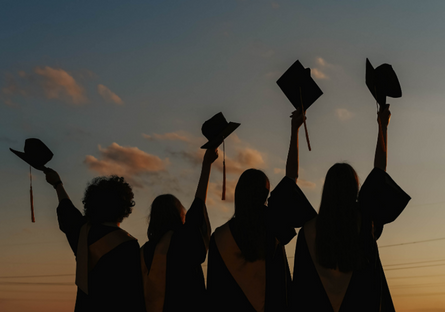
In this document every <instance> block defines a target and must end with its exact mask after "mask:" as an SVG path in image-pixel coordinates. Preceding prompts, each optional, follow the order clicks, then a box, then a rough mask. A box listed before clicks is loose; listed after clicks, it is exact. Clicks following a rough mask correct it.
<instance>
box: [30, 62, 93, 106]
mask: <svg viewBox="0 0 445 312" xmlns="http://www.w3.org/2000/svg"><path fill="white" fill-rule="evenodd" d="M34 72H35V73H36V74H37V75H39V76H41V78H42V79H41V80H40V81H39V84H40V85H41V87H42V88H43V91H44V93H45V96H46V98H47V99H64V98H68V99H70V100H71V102H72V103H74V104H81V103H85V102H86V101H87V98H86V97H85V91H84V89H83V88H82V87H81V86H80V85H78V84H77V82H76V81H75V80H74V78H73V77H72V76H71V75H70V74H68V73H67V72H66V71H64V70H63V69H54V68H51V67H49V66H45V67H43V68H40V67H36V68H35V69H34Z"/></svg>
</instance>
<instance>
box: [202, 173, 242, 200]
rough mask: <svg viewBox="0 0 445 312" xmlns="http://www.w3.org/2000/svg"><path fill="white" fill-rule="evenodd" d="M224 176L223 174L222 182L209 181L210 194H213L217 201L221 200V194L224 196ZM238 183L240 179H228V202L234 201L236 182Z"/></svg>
mask: <svg viewBox="0 0 445 312" xmlns="http://www.w3.org/2000/svg"><path fill="white" fill-rule="evenodd" d="M222 182H223V181H222V176H221V182H218V183H214V182H210V183H209V189H208V190H209V194H211V196H212V197H214V199H213V200H215V201H216V202H217V201H218V200H219V201H221V196H222ZM237 183H238V181H229V180H226V199H225V200H224V201H225V202H227V203H233V201H234V199H235V187H236V184H237Z"/></svg>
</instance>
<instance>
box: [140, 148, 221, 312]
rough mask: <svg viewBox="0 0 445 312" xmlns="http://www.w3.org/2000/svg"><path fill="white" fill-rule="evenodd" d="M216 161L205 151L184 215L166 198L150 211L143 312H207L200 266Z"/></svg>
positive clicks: (208, 230) (207, 236)
mask: <svg viewBox="0 0 445 312" xmlns="http://www.w3.org/2000/svg"><path fill="white" fill-rule="evenodd" d="M217 158H218V150H217V149H208V150H207V151H206V153H205V155H204V159H203V162H202V170H201V176H200V178H199V183H198V187H197V190H196V195H195V199H194V201H193V203H192V205H191V207H190V209H189V210H188V211H187V212H186V210H185V209H184V207H183V206H182V204H181V202H180V201H179V200H178V199H177V198H176V197H175V196H173V195H170V194H165V195H160V196H158V197H156V199H155V200H154V201H153V203H152V205H151V213H150V223H149V226H148V231H147V236H148V242H147V243H145V244H144V245H143V246H142V248H141V254H142V259H143V262H142V274H143V278H144V294H145V306H146V310H147V312H161V311H164V312H167V311H210V310H209V309H207V307H206V293H205V292H206V291H205V281H204V275H203V272H202V268H201V264H202V263H203V262H204V261H205V258H206V254H207V249H208V246H209V239H210V233H211V228H210V223H209V218H208V215H207V208H206V206H205V202H206V197H207V186H208V182H209V176H210V169H211V165H212V163H213V162H214V161H215V160H216V159H217Z"/></svg>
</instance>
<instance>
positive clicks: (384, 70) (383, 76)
mask: <svg viewBox="0 0 445 312" xmlns="http://www.w3.org/2000/svg"><path fill="white" fill-rule="evenodd" d="M365 81H366V85H367V86H368V89H369V91H370V92H371V94H372V95H373V96H374V99H375V100H376V102H377V103H378V105H380V110H382V109H383V108H384V107H385V106H386V97H387V96H389V97H392V98H399V97H401V96H402V89H401V88H400V83H399V79H398V78H397V75H396V73H395V72H394V69H393V68H392V66H391V65H389V64H382V65H380V66H378V67H377V68H375V69H374V67H373V66H372V65H371V62H370V61H369V60H368V59H366V77H365ZM378 122H379V129H380V133H382V122H381V121H380V116H379V118H378ZM381 142H382V148H383V150H386V143H385V140H384V138H383V134H382V137H381Z"/></svg>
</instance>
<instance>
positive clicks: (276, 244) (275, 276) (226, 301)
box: [207, 118, 316, 312]
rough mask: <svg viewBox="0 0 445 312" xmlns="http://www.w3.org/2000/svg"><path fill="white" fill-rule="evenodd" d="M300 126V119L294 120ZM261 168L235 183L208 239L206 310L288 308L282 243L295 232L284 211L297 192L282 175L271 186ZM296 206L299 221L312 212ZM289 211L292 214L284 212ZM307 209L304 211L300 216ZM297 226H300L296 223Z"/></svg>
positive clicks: (309, 215) (275, 309)
mask: <svg viewBox="0 0 445 312" xmlns="http://www.w3.org/2000/svg"><path fill="white" fill-rule="evenodd" d="M299 121H300V123H299V124H298V125H297V127H300V126H301V124H302V123H303V118H300V119H299ZM269 189H270V185H269V179H268V178H267V176H266V175H265V174H264V173H263V172H262V171H260V170H256V169H248V170H246V171H244V172H243V174H242V175H241V176H240V178H239V180H238V183H237V185H236V188H235V214H234V216H233V217H232V219H230V220H229V221H228V222H227V223H225V224H224V225H222V226H221V227H219V228H217V229H216V230H215V232H214V233H213V235H212V237H211V239H210V247H209V257H208V273H207V291H208V294H209V301H210V309H209V311H243V312H249V311H252V312H253V311H284V310H286V309H287V308H288V297H289V292H290V284H291V276H290V271H289V266H288V263H287V258H286V252H285V249H284V245H285V244H287V243H288V242H289V241H290V240H291V239H292V237H293V236H295V230H294V227H295V226H294V225H293V224H292V223H290V222H288V220H286V212H287V211H288V210H289V209H294V206H293V205H291V204H290V203H292V202H293V198H292V197H293V195H294V192H295V191H296V185H295V181H292V180H291V179H289V178H288V177H284V178H283V180H282V181H281V182H280V183H279V184H278V186H277V187H276V188H275V189H274V191H272V193H271V197H270V198H269V206H268V207H267V206H265V203H266V200H267V197H268V195H269ZM302 212H303V213H300V212H299V211H297V212H296V213H294V214H293V216H294V217H295V218H296V219H299V218H302V220H303V221H300V222H301V223H303V222H304V221H306V220H308V219H310V218H312V217H313V216H314V215H315V214H316V213H315V211H314V210H313V209H312V207H310V208H309V210H304V209H303V210H302ZM289 214H291V213H290V212H289ZM304 214H306V215H304ZM300 226H301V225H300Z"/></svg>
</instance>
